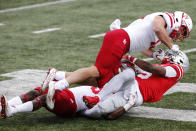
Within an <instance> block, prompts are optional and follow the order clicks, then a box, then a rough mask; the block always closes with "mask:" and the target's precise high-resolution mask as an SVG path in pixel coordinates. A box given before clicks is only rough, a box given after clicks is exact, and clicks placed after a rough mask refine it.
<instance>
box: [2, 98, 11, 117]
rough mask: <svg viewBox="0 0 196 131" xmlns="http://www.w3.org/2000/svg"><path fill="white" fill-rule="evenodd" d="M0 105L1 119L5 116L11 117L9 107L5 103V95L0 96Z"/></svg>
mask: <svg viewBox="0 0 196 131" xmlns="http://www.w3.org/2000/svg"><path fill="white" fill-rule="evenodd" d="M1 106H2V110H1V117H2V118H3V119H6V118H7V117H11V116H12V113H11V111H10V107H9V105H8V103H7V99H6V96H4V95H2V96H1Z"/></svg>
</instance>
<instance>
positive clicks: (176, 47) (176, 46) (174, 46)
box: [171, 45, 180, 52]
mask: <svg viewBox="0 0 196 131" xmlns="http://www.w3.org/2000/svg"><path fill="white" fill-rule="evenodd" d="M171 50H172V51H174V52H178V51H179V50H180V48H179V46H178V45H173V46H172V48H171Z"/></svg>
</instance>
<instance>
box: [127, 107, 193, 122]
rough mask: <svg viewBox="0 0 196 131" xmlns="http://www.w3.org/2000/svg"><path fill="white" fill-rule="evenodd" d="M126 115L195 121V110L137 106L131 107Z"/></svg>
mask: <svg viewBox="0 0 196 131" xmlns="http://www.w3.org/2000/svg"><path fill="white" fill-rule="evenodd" d="M126 115H127V116H131V117H141V118H154V119H164V120H174V121H187V122H188V121H191V122H196V111H195V110H178V109H164V108H155V107H145V106H139V107H135V108H132V109H131V110H130V111H129V112H128V113H126Z"/></svg>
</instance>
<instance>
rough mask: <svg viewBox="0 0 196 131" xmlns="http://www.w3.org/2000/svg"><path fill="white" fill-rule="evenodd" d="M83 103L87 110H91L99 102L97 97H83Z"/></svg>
mask: <svg viewBox="0 0 196 131" xmlns="http://www.w3.org/2000/svg"><path fill="white" fill-rule="evenodd" d="M83 101H84V103H85V105H86V106H87V107H88V108H89V109H91V108H93V107H94V106H95V105H96V104H97V103H98V102H99V97H98V96H83Z"/></svg>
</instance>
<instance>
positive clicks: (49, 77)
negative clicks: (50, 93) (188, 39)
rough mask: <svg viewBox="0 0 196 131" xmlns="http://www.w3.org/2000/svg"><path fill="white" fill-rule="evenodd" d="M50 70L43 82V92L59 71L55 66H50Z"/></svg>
mask: <svg viewBox="0 0 196 131" xmlns="http://www.w3.org/2000/svg"><path fill="white" fill-rule="evenodd" d="M48 70H49V71H48V73H47V75H46V78H45V80H44V81H43V84H42V92H44V91H45V90H46V89H47V88H48V85H49V82H50V81H53V80H54V78H55V74H56V71H57V70H56V69H55V68H49V69H48Z"/></svg>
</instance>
